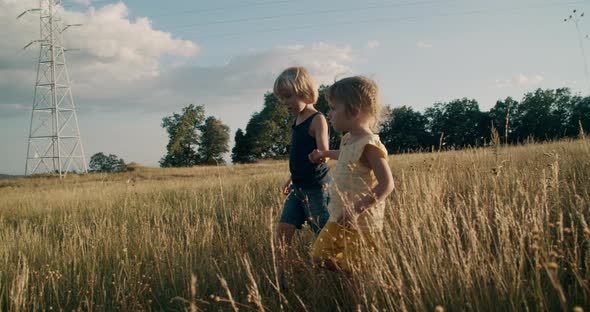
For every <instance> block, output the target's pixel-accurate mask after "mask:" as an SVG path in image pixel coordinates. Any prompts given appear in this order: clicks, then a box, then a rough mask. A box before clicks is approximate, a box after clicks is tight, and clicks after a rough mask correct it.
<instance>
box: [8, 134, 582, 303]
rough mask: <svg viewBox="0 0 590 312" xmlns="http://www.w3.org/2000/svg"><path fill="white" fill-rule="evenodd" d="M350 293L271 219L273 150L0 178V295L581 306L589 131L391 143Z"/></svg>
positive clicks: (278, 176) (280, 171) (63, 299)
mask: <svg viewBox="0 0 590 312" xmlns="http://www.w3.org/2000/svg"><path fill="white" fill-rule="evenodd" d="M390 164H391V167H392V171H393V174H394V178H395V180H396V190H395V192H394V193H393V194H392V195H391V196H390V198H389V199H388V201H387V223H386V227H385V231H384V233H383V238H384V240H383V241H384V246H382V249H381V251H380V254H381V256H375V255H370V256H371V260H372V264H373V265H374V267H373V269H374V270H372V271H371V272H373V273H372V274H368V273H365V274H362V275H360V276H359V279H360V281H361V286H360V287H359V288H358V289H357V291H356V293H354V294H351V293H350V292H349V291H348V290H347V289H346V285H347V281H346V280H345V279H344V278H343V277H342V275H340V274H335V273H332V272H324V271H319V270H317V269H314V268H312V267H311V266H310V265H308V264H307V263H308V261H307V260H308V256H307V252H308V251H309V247H310V245H311V243H312V241H313V235H312V234H311V233H310V232H309V231H303V232H302V233H300V234H299V235H298V236H297V239H296V240H295V253H296V254H297V255H296V258H297V259H299V261H298V263H299V265H296V267H295V268H294V270H293V272H292V273H291V274H290V276H291V277H292V285H291V288H290V290H289V292H287V293H283V292H281V291H280V288H278V287H276V286H277V274H276V271H277V269H276V267H277V266H276V259H275V258H274V257H273V254H274V253H273V252H272V250H273V248H274V244H273V234H274V227H275V225H276V222H277V217H278V214H279V212H280V209H281V207H282V200H283V197H282V195H280V192H279V189H280V186H281V185H282V184H283V183H284V181H285V179H286V178H287V176H288V168H287V165H286V163H284V162H268V163H262V164H256V165H243V166H242V165H238V166H229V167H221V168H216V167H206V168H190V169H155V168H137V169H136V170H135V171H134V172H131V173H125V174H113V175H101V174H92V175H88V176H68V177H67V178H66V179H65V180H63V181H60V180H57V179H53V178H31V179H19V180H10V181H2V182H0V310H9V311H29V310H64V311H71V310H77V309H79V310H98V311H101V310H115V309H119V310H191V311H199V310H206V311H208V310H214V311H217V310H229V311H233V310H246V311H247V310H259V311H279V310H301V311H331V310H353V309H357V308H360V309H362V310H371V311H375V310H379V311H381V310H387V311H395V310H399V311H425V310H426V311H428V310H431V311H432V310H434V309H435V307H436V306H441V307H444V308H445V309H447V310H448V311H455V310H467V311H485V310H491V311H511V310H519V311H520V310H533V311H537V310H561V309H563V310H571V309H572V308H573V307H575V306H580V307H588V306H590V297H589V295H590V285H589V284H588V283H589V275H590V272H589V265H590V256H589V255H588V251H589V250H588V246H589V243H590V229H589V226H588V223H590V215H589V214H590V213H589V208H590V142H588V141H585V140H580V141H573V142H561V143H553V144H545V145H531V146H525V147H522V146H521V147H507V148H504V147H499V146H497V147H495V148H487V149H474V150H467V151H458V152H445V153H432V154H419V155H397V156H392V157H391V158H390Z"/></svg>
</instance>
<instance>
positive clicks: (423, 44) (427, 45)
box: [416, 41, 433, 49]
mask: <svg viewBox="0 0 590 312" xmlns="http://www.w3.org/2000/svg"><path fill="white" fill-rule="evenodd" d="M416 47H418V48H420V49H431V48H432V47H433V46H432V44H430V43H426V42H422V41H419V42H416Z"/></svg>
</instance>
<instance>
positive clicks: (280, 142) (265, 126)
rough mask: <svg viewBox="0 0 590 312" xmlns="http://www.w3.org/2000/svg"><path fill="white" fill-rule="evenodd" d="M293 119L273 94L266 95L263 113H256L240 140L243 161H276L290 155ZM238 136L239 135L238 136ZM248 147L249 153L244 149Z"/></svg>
mask: <svg viewBox="0 0 590 312" xmlns="http://www.w3.org/2000/svg"><path fill="white" fill-rule="evenodd" d="M292 122H293V119H292V118H291V116H290V115H289V112H288V111H287V108H286V107H285V106H284V105H282V104H281V103H280V102H279V100H278V98H277V97H275V95H274V94H273V93H271V92H267V93H266V94H265V95H264V107H263V108H262V111H260V112H257V113H254V114H253V115H252V117H251V118H250V120H249V121H248V124H247V125H246V133H245V134H244V135H243V136H244V137H243V138H240V140H241V141H242V142H243V143H245V142H247V143H246V144H243V145H241V147H240V148H241V149H242V151H241V153H242V154H240V158H241V159H274V158H283V157H286V156H287V155H288V152H289V144H290V141H291V125H292ZM236 135H237V134H236ZM244 146H247V147H248V149H247V153H248V154H244V152H246V151H245V150H244V149H243V147H244Z"/></svg>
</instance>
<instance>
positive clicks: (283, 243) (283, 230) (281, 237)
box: [276, 223, 296, 290]
mask: <svg viewBox="0 0 590 312" xmlns="http://www.w3.org/2000/svg"><path fill="white" fill-rule="evenodd" d="M295 230H296V227H295V226H294V225H292V224H288V223H279V226H278V227H277V237H276V240H277V260H278V266H279V274H280V282H281V287H282V288H283V289H284V290H286V288H287V284H286V280H285V272H286V271H287V268H288V264H289V260H290V259H289V257H290V251H291V242H292V241H293V235H294V234H295Z"/></svg>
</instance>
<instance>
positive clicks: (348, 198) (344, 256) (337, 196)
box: [312, 134, 387, 271]
mask: <svg viewBox="0 0 590 312" xmlns="http://www.w3.org/2000/svg"><path fill="white" fill-rule="evenodd" d="M349 138H350V135H349V134H346V135H345V136H344V137H343V138H342V140H341V143H340V155H339V156H338V162H337V164H336V167H335V168H334V170H333V171H332V172H333V182H332V185H331V188H330V203H329V205H328V211H329V212H330V219H329V220H328V223H327V224H326V226H325V227H324V229H323V230H322V232H321V233H320V235H319V236H318V238H317V240H316V242H315V244H314V247H313V251H312V256H314V257H316V258H320V259H322V260H331V261H332V262H335V263H336V264H337V265H338V266H339V267H340V268H341V269H343V270H345V271H350V270H351V269H352V266H353V265H355V266H356V265H360V266H363V265H362V264H361V263H359V262H358V261H359V260H360V258H362V257H360V255H361V253H362V252H361V250H360V249H361V247H363V245H364V247H368V248H370V249H375V248H376V246H377V245H376V241H375V239H376V235H375V234H377V233H378V232H380V231H381V230H382V229H383V220H384V214H385V202H383V201H380V202H377V203H375V204H373V205H372V206H371V207H368V209H366V210H364V211H363V212H362V213H361V214H360V215H358V216H357V218H356V222H355V224H354V225H353V226H352V227H351V228H344V227H342V226H340V225H338V224H337V223H336V221H337V220H338V218H339V217H340V215H341V214H342V213H343V212H344V211H345V209H350V210H352V209H353V205H354V203H355V202H356V201H358V200H359V199H360V198H361V196H365V195H366V194H371V189H372V188H373V187H374V186H375V184H376V183H377V179H376V178H375V175H374V173H373V171H372V170H371V169H370V168H368V167H366V166H365V165H364V164H363V163H362V162H361V157H362V155H363V152H364V150H365V148H366V147H367V146H371V147H373V148H375V149H376V150H377V151H379V152H380V153H381V156H382V157H383V158H385V159H387V149H386V148H385V146H384V145H383V144H382V143H381V140H380V139H379V136H378V135H377V134H371V135H366V136H364V137H362V138H360V139H359V140H357V141H355V142H350V143H349V142H348V141H349ZM353 214H354V213H353Z"/></svg>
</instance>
